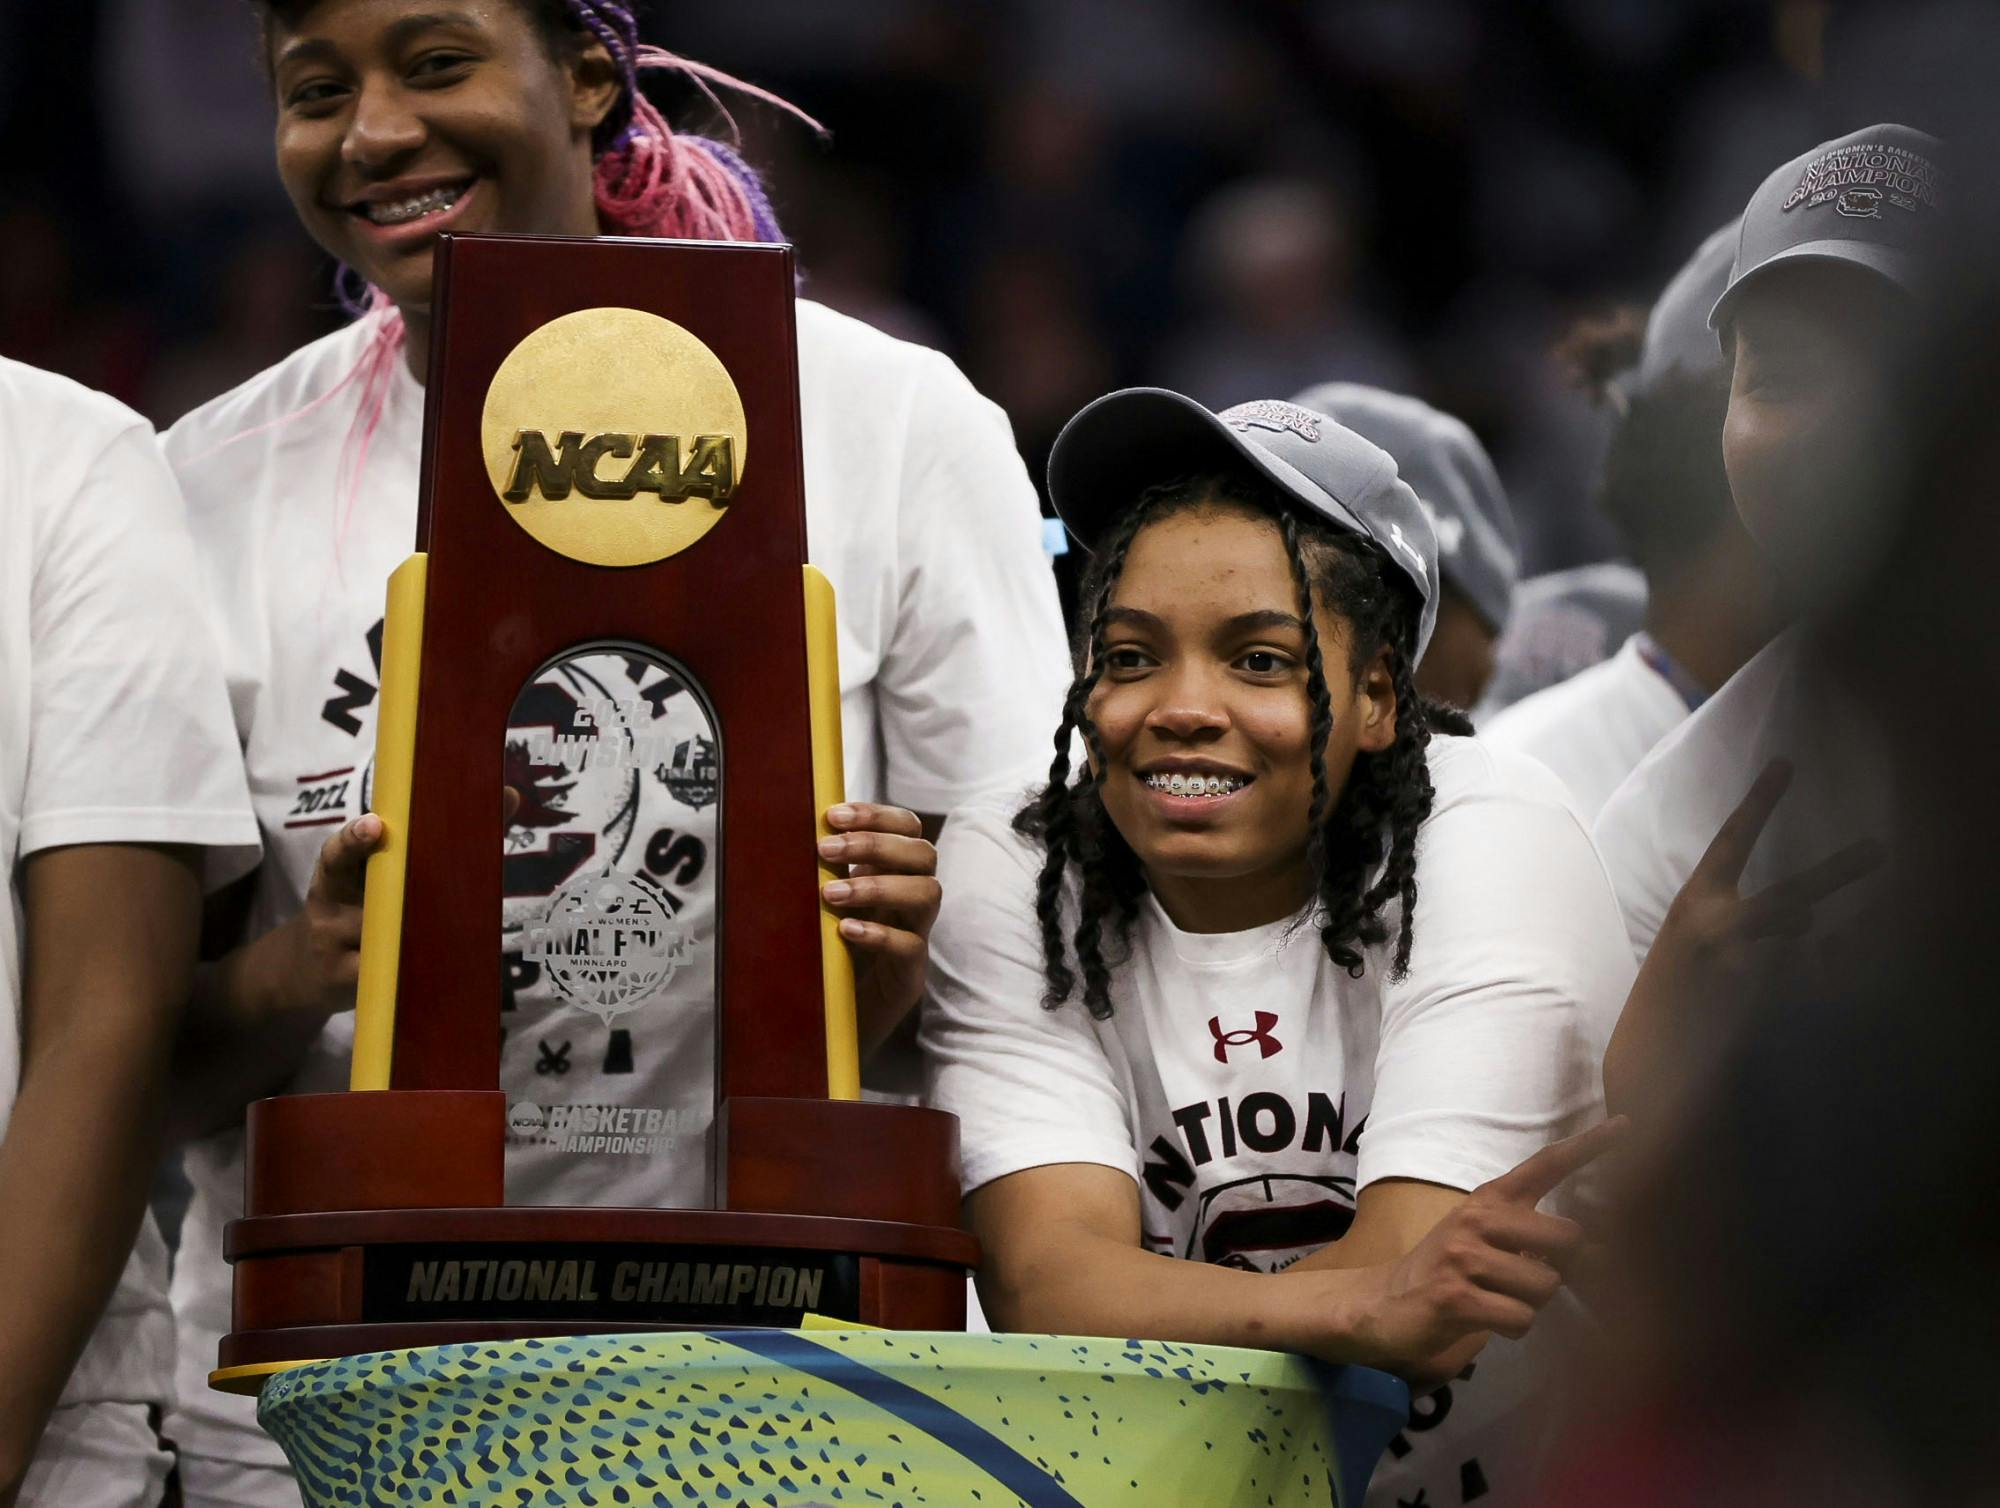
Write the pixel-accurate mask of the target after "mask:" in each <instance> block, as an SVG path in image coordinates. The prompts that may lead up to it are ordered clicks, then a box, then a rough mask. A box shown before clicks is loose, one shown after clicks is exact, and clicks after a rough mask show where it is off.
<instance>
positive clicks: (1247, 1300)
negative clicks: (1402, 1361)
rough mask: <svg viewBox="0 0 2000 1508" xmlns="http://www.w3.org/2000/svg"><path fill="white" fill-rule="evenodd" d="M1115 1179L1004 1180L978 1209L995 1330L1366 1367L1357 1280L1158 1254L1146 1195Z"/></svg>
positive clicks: (970, 1208) (983, 1293)
mask: <svg viewBox="0 0 2000 1508" xmlns="http://www.w3.org/2000/svg"><path fill="white" fill-rule="evenodd" d="M1079 1171H1080V1172H1081V1174H1082V1176H1081V1177H1065V1176H1064V1174H1070V1173H1073V1172H1079ZM1052 1172H1053V1173H1056V1176H1055V1177H1043V1176H1040V1175H1045V1174H1050V1173H1052ZM1097 1175H1102V1176H1101V1177H1100V1176H1097ZM1111 1180H1116V1181H1117V1182H1122V1183H1126V1184H1128V1185H1129V1183H1130V1180H1129V1179H1126V1178H1125V1176H1124V1175H1123V1174H1122V1173H1118V1172H1115V1171H1112V1170H1110V1169H1106V1168H1091V1169H1087V1170H1085V1169H1083V1165H1080V1164H1072V1165H1065V1166H1064V1168H1063V1169H1062V1170H1061V1172H1057V1171H1056V1170H1052V1169H1040V1168H1038V1169H1033V1170H1030V1171H1029V1172H1028V1173H1025V1174H1014V1175H1011V1176H1010V1177H1008V1178H1002V1179H997V1180H995V1181H994V1182H993V1183H991V1184H988V1185H987V1186H986V1187H985V1188H982V1189H980V1190H978V1191H976V1192H975V1193H974V1194H973V1196H972V1197H971V1199H970V1200H968V1202H967V1212H968V1215H969V1217H970V1220H971V1224H972V1227H973V1230H974V1233H975V1234H977V1235H978V1236H979V1238H980V1242H981V1244H982V1246H983V1247H984V1249H985V1262H984V1265H983V1266H982V1267H981V1269H980V1274H979V1297H980V1303H981V1305H982V1307H983V1308H984V1309H985V1311H986V1317H987V1319H988V1321H989V1322H991V1324H992V1325H993V1327H994V1328H995V1329H996V1330H1014V1331H1027V1332H1032V1333H1037V1334H1059V1335H1111V1336H1141V1337H1144V1338H1146V1339H1149V1340H1175V1341H1185V1342H1188V1343H1191V1344H1197V1345H1220V1346H1254V1347H1262V1348H1265V1349H1272V1350H1289V1351H1307V1352H1311V1353H1312V1354H1314V1355H1317V1356H1321V1357H1324V1358H1327V1359H1329V1360H1338V1359H1352V1360H1362V1359H1364V1358H1363V1356H1362V1355H1361V1353H1360V1344H1359V1342H1358V1341H1356V1342H1355V1351H1354V1354H1353V1355H1352V1356H1351V1357H1346V1358H1343V1356H1342V1352H1343V1350H1344V1347H1343V1336H1344V1335H1345V1334H1347V1333H1349V1329H1350V1327H1349V1321H1350V1317H1351V1315H1352V1313H1353V1310H1354V1307H1355V1305H1354V1302H1353V1300H1354V1298H1355V1295H1356V1293H1357V1291H1358V1289H1359V1287H1360V1284H1359V1282H1358V1280H1357V1279H1356V1278H1355V1277H1354V1275H1353V1274H1352V1273H1348V1272H1341V1271H1326V1270H1307V1271H1289V1272H1283V1273H1276V1274H1272V1273H1261V1272H1246V1271H1243V1270H1241V1269H1239V1268H1232V1267H1217V1266H1213V1265H1211V1264H1209V1263H1206V1262H1189V1261H1183V1260H1181V1259H1179V1258H1176V1257H1168V1256H1161V1255H1159V1254H1158V1253H1155V1252H1149V1251H1147V1250H1145V1249H1144V1248H1143V1247H1142V1246H1140V1245H1139V1221H1138V1201H1137V1198H1136V1196H1134V1197H1131V1198H1130V1199H1129V1200H1128V1199H1126V1198H1124V1197H1121V1195H1120V1194H1119V1191H1118V1190H1117V1188H1116V1184H1115V1183H1113V1182H1111ZM1037 1184H1039V1188H1038V1187H1036V1185H1037ZM1128 1203H1129V1205H1130V1210H1129V1213H1128V1212H1127V1210H1126V1209H1125V1205H1126V1204H1128Z"/></svg>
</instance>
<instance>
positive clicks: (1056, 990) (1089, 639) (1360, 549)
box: [1014, 473, 1472, 1020]
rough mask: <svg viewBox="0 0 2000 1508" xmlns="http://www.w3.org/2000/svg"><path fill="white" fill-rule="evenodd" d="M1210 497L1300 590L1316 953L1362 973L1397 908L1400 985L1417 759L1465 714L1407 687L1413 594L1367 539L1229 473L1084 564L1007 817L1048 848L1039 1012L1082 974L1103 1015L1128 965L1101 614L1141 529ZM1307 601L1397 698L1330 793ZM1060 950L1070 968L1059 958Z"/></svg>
mask: <svg viewBox="0 0 2000 1508" xmlns="http://www.w3.org/2000/svg"><path fill="white" fill-rule="evenodd" d="M1218 504H1220V505H1223V506H1232V505H1233V506H1238V507H1243V508H1248V509H1250V510H1252V511H1255V512H1259V513H1264V514H1267V515H1269V516H1271V517H1273V518H1274V519H1275V520H1276V521H1277V523H1278V527H1279V530H1280V531H1281V533H1282V535H1283V538H1284V543H1285V551H1286V554H1287V556H1288V557H1289V559H1290V561H1291V566H1292V575H1293V579H1294V581H1295V582H1296V583H1297V586H1298V593H1299V612H1300V616H1301V617H1302V618H1304V620H1305V623H1306V635H1305V638H1306V695H1307V700H1308V702H1309V705H1310V708H1311V725H1310V748H1311V754H1310V758H1311V769H1312V820H1311V822H1310V826H1309V829H1308V834H1307V839H1306V859H1307V865H1308V870H1309V873H1310V874H1311V876H1312V880H1313V889H1314V894H1315V896H1316V898H1317V906H1316V912H1317V918H1318V923H1319V933H1320V942H1321V946H1322V947H1324V948H1325V950H1326V954H1327V957H1328V958H1330V959H1332V960H1333V962H1334V963H1335V964H1337V965H1338V966H1339V967H1341V968H1343V969H1345V970H1346V971H1347V972H1348V973H1349V974H1350V975H1353V976H1357V977H1358V976H1359V975H1360V974H1361V972H1362V969H1363V954H1362V949H1363V948H1366V947H1369V946H1372V945H1375V944H1379V943H1382V942H1385V941H1387V940H1388V938H1389V927H1388V923H1387V922H1386V921H1385V920H1384V918H1383V913H1384V912H1385V910H1386V909H1387V907H1388V905H1389V903H1390V902H1391V901H1395V902H1397V903H1399V909H1400V915H1399V917H1398V919H1397V934H1396V943H1395V951H1394V953H1393V955H1392V959H1393V961H1392V964H1391V972H1392V974H1393V975H1394V976H1396V977H1400V976H1401V975H1402V974H1403V973H1404V972H1405V971H1406V970H1407V969H1408V967H1409V962H1410V943H1411V930H1410V929H1411V919H1412V917H1413V915H1414V913H1415V909H1416V894H1417V884H1416V840H1417V831H1418V829H1419V828H1420V827H1421V826H1422V825H1423V823H1424V821H1425V819H1426V818H1428V817H1429V815H1430V810H1431V801H1432V797H1433V791H1432V788H1431V779H1430V767H1429V764H1428V761H1427V750H1428V748H1429V745H1430V740H1431V735H1432V733H1433V732H1443V733H1455V734H1466V733H1470V732H1471V731H1472V724H1471V721H1470V720H1469V719H1468V718H1466V717H1465V715H1464V714H1463V713H1460V712H1457V711H1455V710H1453V709H1451V708H1448V707H1444V706H1441V705H1439V704H1438V703H1435V702H1431V701H1428V700H1426V699H1425V698H1423V697H1420V696H1419V695H1418V694H1417V689H1416V685H1415V681H1414V676H1413V666H1412V663H1411V662H1412V659H1413V656H1412V654H1411V649H1412V647H1413V645H1414V643H1415V638H1416V625H1417V616H1418V606H1419V604H1418V603H1417V601H1416V597H1415V594H1414V593H1412V592H1410V591H1409V590H1408V588H1407V587H1405V586H1404V585H1403V584H1402V576H1401V572H1400V571H1398V570H1397V569H1396V568H1395V567H1394V566H1393V565H1391V564H1390V563H1389V562H1388V560H1387V559H1386V557H1384V556H1383V555H1382V553H1381V552H1380V551H1379V550H1378V549H1376V548H1375V546H1373V545H1372V544H1369V543H1367V542H1366V541H1362V540H1359V539H1357V538H1356V537H1355V536H1353V535H1352V534H1348V533H1344V532H1338V531H1336V530H1334V529H1333V528H1332V527H1331V526H1328V525H1323V524H1320V523H1318V522H1317V521H1314V520H1309V519H1303V518H1300V517H1299V516H1298V514H1297V513H1296V511H1295V505H1293V504H1292V503H1291V502H1290V500H1289V499H1288V498H1287V497H1286V495H1285V494H1284V493H1282V492H1281V491H1279V490H1278V489H1277V488H1276V487H1275V486H1273V485H1272V484H1270V483H1268V482H1266V481H1264V480H1263V479H1262V478H1261V477H1255V476H1251V475H1247V474H1245V475H1238V474H1234V473H1231V474H1224V475H1206V476H1196V477H1185V478H1181V479H1178V480H1176V481H1172V482H1168V483H1165V484H1163V485H1161V486H1157V487H1153V488H1149V489H1148V490H1147V491H1146V492H1145V493H1143V494H1142V495H1141V496H1140V498H1139V500H1138V502H1137V503H1136V504H1135V505H1134V506H1133V507H1132V509H1131V510H1130V511H1129V512H1127V513H1126V514H1125V515H1124V516H1123V517H1122V518H1121V519H1120V520H1119V522H1118V524H1117V525H1116V527H1115V528H1114V529H1113V530H1112V532H1111V534H1110V535H1109V537H1108V538H1107V540H1106V542H1105V544H1104V546H1103V547H1102V548H1101V549H1100V550H1099V552H1098V554H1097V556H1096V558H1095V560H1093V562H1092V564H1091V567H1090V570H1089V572H1088V573H1087V574H1086V576H1085V578H1084V582H1083V591H1082V594H1081V596H1082V602H1083V605H1084V609H1085V613H1086V615H1087V616H1086V617H1085V618H1084V623H1085V624H1086V625H1087V627H1086V629H1085V631H1084V632H1083V633H1082V634H1080V635H1079V642H1078V644H1077V646H1076V678H1075V680H1074V681H1072V683H1071V685H1070V690H1069V696H1068V698H1067V699H1066V700H1065V703H1064V706H1063V722H1062V727H1061V729H1060V730H1059V731H1058V733H1057V735H1056V753H1055V759H1054V760H1053V762H1052V763H1051V764H1050V767H1049V780H1048V784H1047V785H1046V786H1044V787H1043V788H1042V790H1041V791H1040V792H1039V793H1037V794H1036V795H1035V796H1034V798H1033V799H1031V800H1030V801H1029V802H1028V804H1027V805H1026V806H1024V807H1023V808H1022V809H1021V811H1020V812H1019V813H1018V814H1017V815H1016V817H1015V819H1014V827H1015V829H1016V830H1017V831H1019V832H1022V833H1026V834H1029V835H1030V836H1033V837H1037V838H1039V839H1041V840H1042V843H1043V847H1044V850H1045V857H1044V859H1043V863H1042V870H1041V875H1040V878H1039V881H1038V883H1037V886H1036V893H1035V915H1036V919H1037V921H1038V922H1039V923H1040V927H1041V934H1042V957H1043V981H1044V985H1045V988H1044V990H1043V995H1042V1003H1043V1005H1045V1006H1046V1007H1048V1008H1049V1009H1051V1010H1053V1009H1055V1008H1056V1007H1058V1006H1060V1005H1062V1004H1063V1003H1064V1002H1066V1001H1067V1000H1069V999H1070V998H1071V997H1072V996H1073V995H1074V994H1075V993H1076V989H1077V983H1078V979H1077V973H1078V969H1080V970H1081V972H1082V984H1083V1001H1084V1005H1085V1007H1086V1008H1087V1009H1088V1010H1089V1012H1090V1014H1091V1015H1092V1016H1094V1017H1097V1018H1098V1019H1100V1020H1101V1019H1103V1018H1104V1017H1106V1016H1109V1015H1110V1014H1111V976H1112V972H1113V971H1114V970H1115V969H1116V968H1117V967H1118V965H1119V964H1121V963H1122V962H1123V961H1124V957H1125V954H1124V952H1123V946H1124V942H1125V939H1126V937H1127V936H1128V935H1129V930H1130V926H1131V923H1132V921H1133V920H1134V919H1135V918H1136V916H1137V914H1138V905H1139V899H1140V897H1141V896H1142V895H1144V893H1145V883H1146V882H1145V876H1144V873H1143V871H1142V870H1141V868H1140V865H1139V860H1138V856H1137V855H1136V854H1134V853H1133V852H1132V849H1131V846H1130V845H1129V844H1127V843H1126V841H1125V839H1124V837H1123V836H1122V835H1121V834H1120V833H1119V831H1118V829H1117V828H1116V826H1114V825H1113V823H1112V822H1111V819H1110V817H1109V815H1108V814H1107V813H1106V811H1105V809H1104V802H1103V799H1102V797H1101V795H1100V792H1099V785H1100V781H1101V775H1100V773H1098V772H1101V771H1102V770H1103V769H1104V759H1103V753H1102V749H1101V746H1100V745H1099V742H1098V733H1097V729H1096V726H1095V725H1094V724H1093V723H1092V722H1091V720H1090V716H1089V713H1088V704H1089V700H1090V695H1091V692H1092V691H1093V690H1094V689H1095V687H1096V685H1097V681H1098V677H1099V676H1100V675H1101V673H1102V665H1103V653H1104V613H1105V608H1106V607H1107V606H1108V605H1109V603H1110V601H1111V596H1112V593H1113V592H1114V591H1115V590H1116V589H1117V585H1118V577H1119V575H1120V573H1121V572H1122V571H1123V570H1124V567H1125V557H1126V554H1127V553H1128V552H1129V551H1130V549H1131V546H1132V541H1133V539H1134V538H1135V537H1136V536H1137V535H1138V533H1139V530H1140V528H1141V527H1142V526H1144V525H1146V524H1149V523H1154V522H1158V521H1159V520H1161V519H1164V518H1168V517H1171V516H1173V515H1174V514H1177V513H1183V512H1189V511H1193V510H1195V509H1199V508H1203V507H1212V506H1216V505H1218ZM1315 599H1317V601H1318V602H1319V603H1321V604H1323V605H1324V606H1326V607H1327V608H1328V609H1329V610H1331V611H1332V612H1333V613H1335V614H1337V615H1338V616H1339V617H1341V618H1342V619H1344V620H1345V621H1346V623H1347V625H1348V627H1349V645H1350V649H1349V657H1348V658H1349V666H1348V669H1349V673H1350V674H1354V675H1358V674H1360V673H1362V672H1363V671H1364V670H1365V669H1366V668H1367V667H1368V666H1369V664H1371V663H1372V661H1373V659H1374V657H1375V655H1376V654H1377V653H1379V652H1381V651H1382V650H1384V649H1386V651H1387V656H1388V666H1389V673H1390V676H1391V678H1392V683H1393V685H1394V687H1395V693H1396V709H1397V713H1396V737H1395V741H1394V742H1393V743H1392V744H1391V745H1390V747H1389V748H1387V749H1385V750H1383V751H1381V752H1380V753H1374V754H1369V753H1364V754H1360V755H1357V756H1356V758H1355V761H1354V766H1353V769H1352V770H1351V771H1350V773H1349V775H1348V778H1347V780H1346V782H1345V784H1344V785H1343V787H1342V788H1341V789H1340V790H1338V791H1330V790H1329V789H1328V787H1327V780H1326V757H1325V751H1326V744H1327V739H1328V737H1329V735H1330V734H1331V733H1332V730H1333V707H1332V698H1331V695H1330V692H1329V690H1328V686H1327V681H1326V669H1325V662H1324V659H1323V657H1322V653H1321V649H1320V642H1319V632H1318V629H1317V627H1316V625H1315V620H1314V617H1313V607H1314V603H1315ZM1079 733H1080V734H1081V735H1082V736H1083V738H1084V740H1085V743H1086V745H1087V746H1088V747H1089V749H1090V752H1091V756H1092V760H1093V764H1094V769H1093V770H1091V771H1089V772H1087V773H1086V774H1085V776H1084V778H1082V779H1080V780H1078V781H1077V782H1076V783H1075V784H1074V785H1072V784H1071V783H1070V749H1071V743H1072V740H1073V738H1074V737H1075V736H1076V735H1077V734H1079ZM1072 866H1074V867H1075V869H1076V871H1077V878H1078V887H1077V898H1076V911H1077V915H1076V922H1075V926H1074V928H1073V929H1072V930H1071V933H1070V935H1069V937H1067V938H1065V937H1064V928H1063V914H1062V913H1063V897H1064V888H1065V887H1064V881H1065V879H1066V877H1067V875H1068V873H1069V870H1070V868H1071V867H1072ZM1378 870H1379V871H1380V873H1379V874H1377V871H1378ZM1371 876H1374V879H1373V882H1372V883H1371V882H1370V877H1371ZM1107 918H1109V919H1110V920H1111V921H1112V930H1113V936H1114V949H1115V952H1116V956H1113V957H1109V958H1107V957H1106V955H1105V950H1104V924H1105V921H1106V919H1107ZM1072 950H1074V954H1075V958H1076V963H1077V967H1076V968H1072V967H1071V965H1070V962H1069V957H1070V953H1071V951H1072Z"/></svg>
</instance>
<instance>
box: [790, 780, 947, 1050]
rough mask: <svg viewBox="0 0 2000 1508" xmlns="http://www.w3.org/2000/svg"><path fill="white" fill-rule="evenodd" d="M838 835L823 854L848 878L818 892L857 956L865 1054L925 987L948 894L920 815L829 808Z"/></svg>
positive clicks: (859, 806) (853, 806) (865, 807)
mask: <svg viewBox="0 0 2000 1508" xmlns="http://www.w3.org/2000/svg"><path fill="white" fill-rule="evenodd" d="M826 820H827V825H828V826H829V827H831V828H832V829H833V835H832V836H831V837H828V838H822V839H820V841H819V857H820V859H821V860H822V861H824V862H825V863H827V864H829V865H831V866H832V867H833V869H834V870H835V872H836V873H838V872H840V871H841V870H842V869H843V867H844V869H845V872H846V878H845V879H837V880H833V881H831V882H830V883H828V884H826V885H824V886H822V887H821V889H820V894H821V896H823V897H824V898H825V900H826V903H827V905H829V906H831V907H832V908H833V909H834V910H835V911H836V912H838V913H839V914H840V918H841V920H840V935H841V936H842V937H843V938H845V939H846V940H847V946H848V949H849V951H850V952H852V953H853V955H854V986H855V1005H856V1014H857V1016H858V1020H857V1022H856V1025H857V1026H858V1028H859V1031H860V1037H861V1055H862V1057H863V1058H864V1059H865V1058H866V1057H867V1056H868V1055H869V1053H871V1052H872V1051H874V1049H875V1048H876V1047H877V1046H879V1045H880V1044H881V1043H882V1041H883V1040H884V1039H885V1038H886V1037H887V1036H888V1035H889V1033H890V1032H892V1031H894V1030H895V1029H896V1026H897V1023H899V1022H900V1021H901V1020H902V1019H903V1018H904V1017H905V1016H907V1015H908V1014H909V1013H910V1009H911V1007H913V1006H914V1005H916V1003H917V1001H918V1000H919V999H920V998H921V997H922V995H923V992H924V970H925V969H926V968H927V967H928V965H929V963H930V935H931V926H932V924H933V923H934V922H936V921H937V914H938V902H939V900H940V899H941V898H942V896H943V892H942V891H941V890H940V889H939V888H938V882H937V850H936V849H935V848H933V847H932V846H931V845H930V843H929V842H927V841H926V840H925V838H924V835H923V824H922V823H921V822H920V821H919V820H918V817H917V814H916V813H915V812H911V811H905V810H904V809H903V808H902V807H900V806H875V805H871V804H869V803H868V802H864V801H854V802H849V803H847V804H846V805H843V806H836V807H831V808H829V809H828V811H827V814H826Z"/></svg>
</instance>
